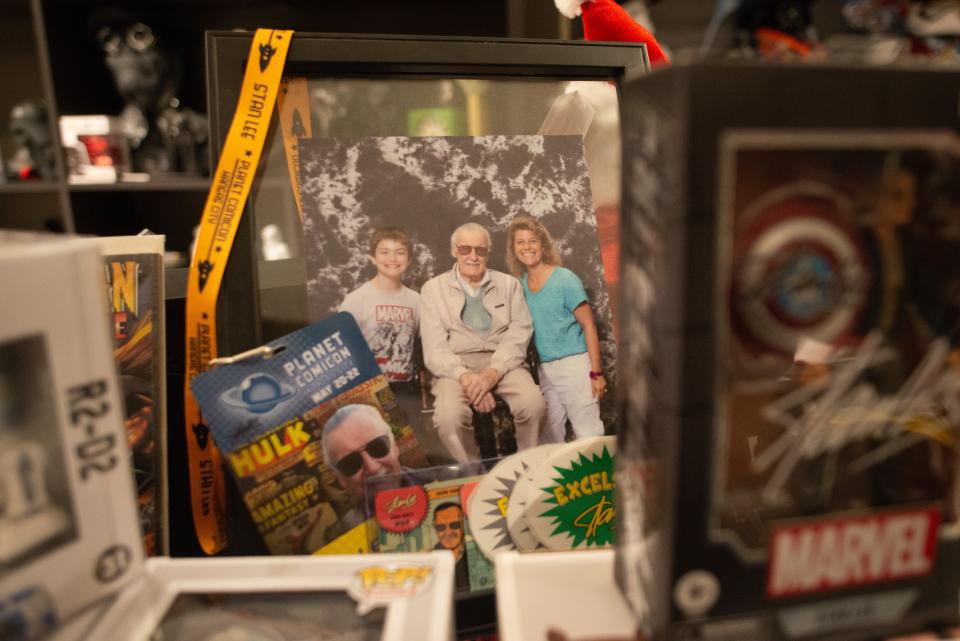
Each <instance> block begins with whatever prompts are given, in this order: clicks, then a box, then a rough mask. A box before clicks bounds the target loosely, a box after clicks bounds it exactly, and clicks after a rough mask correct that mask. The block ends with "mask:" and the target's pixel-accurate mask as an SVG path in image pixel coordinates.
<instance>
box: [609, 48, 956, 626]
mask: <svg viewBox="0 0 960 641" xmlns="http://www.w3.org/2000/svg"><path fill="white" fill-rule="evenodd" d="M958 96H960V74H958V73H956V72H949V71H943V70H936V69H929V68H925V69H917V68H912V69H909V70H905V69H879V68H873V69H868V68H850V67H845V68H833V67H826V66H818V65H792V66H776V65H765V66H755V65H747V64H744V63H740V64H735V63H728V62H701V63H697V64H693V65H689V66H677V67H673V68H669V69H665V70H661V71H656V72H653V73H651V74H648V75H646V76H643V77H638V78H636V79H633V80H632V81H630V82H628V83H627V84H626V86H625V87H624V89H623V93H622V98H623V103H622V104H623V109H624V147H623V149H624V156H623V176H624V215H623V237H622V242H623V246H622V247H623V249H622V251H623V257H622V260H623V262H622V272H621V279H622V287H623V289H622V292H621V301H622V302H621V309H622V313H621V327H620V337H621V345H622V346H623V348H622V350H621V361H620V367H621V370H620V375H621V381H622V389H624V390H629V393H625V394H623V395H622V397H621V401H620V403H621V412H622V414H621V416H623V417H624V421H625V425H626V426H627V427H626V428H625V429H624V431H623V432H622V433H621V435H620V440H621V442H620V444H619V446H618V447H619V456H618V467H619V470H618V481H617V487H618V526H619V531H618V541H617V545H618V549H617V565H616V570H617V580H618V583H619V584H620V586H621V590H622V591H623V593H624V595H625V596H626V598H627V600H628V601H629V603H630V604H631V607H632V609H633V611H634V613H635V615H636V616H637V619H638V623H639V627H640V630H641V631H642V632H644V633H645V634H646V635H648V636H649V637H650V638H652V639H658V640H659V639H664V640H667V639H669V640H679V639H684V640H695V639H703V640H707V639H709V640H726V639H730V640H734V639H736V640H737V641H753V640H757V641H760V640H766V639H770V640H786V639H814V638H816V639H861V638H875V637H878V636H881V635H883V634H888V633H897V632H901V631H909V630H915V629H918V628H920V627H922V626H925V625H937V624H948V623H950V622H954V621H956V620H957V619H958V606H960V604H958V588H960V528H958V504H960V496H958V491H957V483H958V479H960V474H958V460H960V459H958V441H957V437H958V436H960V434H958V432H960V350H958V345H960V314H958V309H960V260H958V259H957V256H958V255H960V194H958V184H960V181H958V180H957V177H958V175H960V160H958V158H960V156H958V153H957V150H958V144H957V139H956V136H955V132H956V129H957V124H958Z"/></svg>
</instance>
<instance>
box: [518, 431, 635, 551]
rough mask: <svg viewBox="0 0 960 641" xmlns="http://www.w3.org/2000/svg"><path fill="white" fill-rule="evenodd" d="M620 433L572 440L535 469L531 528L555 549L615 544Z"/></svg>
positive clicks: (540, 538) (528, 509)
mask: <svg viewBox="0 0 960 641" xmlns="http://www.w3.org/2000/svg"><path fill="white" fill-rule="evenodd" d="M616 443H617V441H616V437H614V436H598V437H595V438H591V439H584V440H581V441H576V442H574V443H571V444H570V445H569V446H567V447H564V448H562V449H560V450H559V451H557V452H555V453H554V454H552V455H551V456H550V457H549V458H548V459H547V461H546V462H545V463H544V464H543V465H541V466H540V469H539V470H538V471H537V472H536V474H534V478H533V491H532V494H531V495H530V497H529V498H528V502H529V506H528V508H527V511H526V517H527V522H528V523H529V525H530V530H531V531H532V532H533V534H534V536H536V537H537V540H539V541H540V542H541V543H542V544H543V545H544V547H547V548H549V549H551V550H568V549H575V548H588V547H602V546H607V545H612V544H613V537H614V530H615V528H616V523H615V516H616V512H615V509H614V501H613V490H614V480H613V472H614V454H615V453H616V447H617V444H616Z"/></svg>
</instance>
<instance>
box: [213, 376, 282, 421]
mask: <svg viewBox="0 0 960 641" xmlns="http://www.w3.org/2000/svg"><path fill="white" fill-rule="evenodd" d="M294 394H296V390H294V389H293V387H292V386H290V385H287V384H286V383H280V382H278V381H277V379H275V378H274V377H272V376H270V375H269V374H262V373H261V374H253V375H251V376H248V377H247V378H245V379H243V382H242V383H240V385H239V386H237V387H234V388H233V389H230V390H227V391H226V392H225V393H224V394H223V396H221V398H222V399H223V402H224V403H226V404H227V405H230V406H231V407H237V408H240V409H244V410H247V411H248V412H251V413H253V414H266V413H267V412H269V411H270V410H272V409H273V408H275V407H276V406H277V405H279V404H280V403H282V402H283V401H285V400H287V399H288V398H290V397H291V396H293V395H294Z"/></svg>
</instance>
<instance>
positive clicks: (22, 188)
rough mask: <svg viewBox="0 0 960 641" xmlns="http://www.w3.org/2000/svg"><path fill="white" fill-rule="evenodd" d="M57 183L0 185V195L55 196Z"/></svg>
mask: <svg viewBox="0 0 960 641" xmlns="http://www.w3.org/2000/svg"><path fill="white" fill-rule="evenodd" d="M55 193H57V183H52V182H40V181H24V182H8V183H0V194H55Z"/></svg>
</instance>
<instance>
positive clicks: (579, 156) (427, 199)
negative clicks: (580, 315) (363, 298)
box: [300, 136, 616, 398]
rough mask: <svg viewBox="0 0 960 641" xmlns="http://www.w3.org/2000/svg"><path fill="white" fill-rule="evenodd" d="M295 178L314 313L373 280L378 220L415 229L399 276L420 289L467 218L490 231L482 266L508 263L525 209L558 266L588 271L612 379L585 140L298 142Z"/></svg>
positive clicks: (444, 266) (447, 260) (612, 353)
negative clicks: (509, 232)
mask: <svg viewBox="0 0 960 641" xmlns="http://www.w3.org/2000/svg"><path fill="white" fill-rule="evenodd" d="M300 181H301V191H302V199H303V213H304V223H303V229H304V247H305V249H306V255H307V301H308V309H309V317H310V319H311V320H318V319H320V318H323V317H324V316H326V315H328V314H330V313H332V312H334V311H336V309H337V307H338V306H339V304H340V302H341V301H342V300H343V298H344V296H346V295H347V293H348V292H350V291H352V290H354V289H356V288H357V287H359V286H360V285H361V284H363V283H364V282H366V281H367V280H369V279H370V278H372V277H373V275H374V273H375V271H374V268H373V266H372V265H371V264H370V261H369V257H368V240H369V237H370V234H371V233H372V232H373V230H374V229H376V228H377V227H381V226H385V225H396V226H399V227H402V228H404V229H405V230H406V231H407V233H408V234H409V235H410V239H411V241H412V242H413V260H412V264H411V266H410V268H409V269H408V271H407V274H406V276H405V278H404V281H405V284H406V285H407V286H408V287H410V288H412V289H414V290H417V291H419V290H420V287H421V286H422V285H423V283H424V282H426V281H427V280H428V279H430V278H432V277H433V276H436V275H437V274H440V273H442V272H444V271H446V270H449V269H450V268H452V267H453V264H454V262H455V261H454V259H453V258H452V257H451V255H450V234H451V233H452V232H453V230H454V229H455V228H456V227H457V226H459V225H461V224H462V223H465V222H468V221H470V222H476V223H479V224H480V225H483V226H484V227H486V228H487V229H488V230H489V231H490V234H491V235H492V237H493V248H492V251H491V256H490V259H489V263H488V266H489V267H490V268H492V269H496V270H499V271H503V272H506V271H507V267H506V261H505V255H506V250H507V248H506V242H507V238H506V229H507V227H508V226H509V224H510V221H511V220H512V219H513V217H514V216H518V215H521V214H526V215H529V216H533V217H536V218H538V219H539V220H540V221H541V222H542V223H543V224H544V226H545V227H546V228H547V230H548V231H549V232H550V235H551V236H552V237H553V239H554V243H555V245H556V248H557V250H558V251H559V253H560V255H561V256H562V258H563V265H564V266H565V267H567V268H568V269H570V270H572V271H573V272H574V273H576V274H577V275H578V276H579V277H580V278H581V280H583V284H584V287H586V290H587V295H588V296H589V298H590V304H591V306H592V308H593V313H594V316H595V318H596V322H597V330H598V332H599V334H600V344H601V350H602V357H603V366H604V374H605V375H606V376H607V380H608V381H610V382H611V383H613V382H614V381H613V379H615V377H616V346H615V344H614V336H613V324H612V319H611V314H610V304H609V298H608V295H607V289H606V285H605V282H604V277H603V264H602V262H601V259H600V245H599V241H598V238H597V222H596V218H595V216H594V212H593V208H592V204H591V197H590V184H589V181H588V178H587V165H586V163H585V161H584V154H583V141H582V138H581V137H579V136H480V137H467V136H462V137H435V138H430V137H427V138H409V137H383V138H353V139H351V138H313V139H302V140H301V141H300ZM611 397H612V395H608V398H611Z"/></svg>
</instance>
